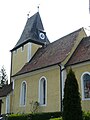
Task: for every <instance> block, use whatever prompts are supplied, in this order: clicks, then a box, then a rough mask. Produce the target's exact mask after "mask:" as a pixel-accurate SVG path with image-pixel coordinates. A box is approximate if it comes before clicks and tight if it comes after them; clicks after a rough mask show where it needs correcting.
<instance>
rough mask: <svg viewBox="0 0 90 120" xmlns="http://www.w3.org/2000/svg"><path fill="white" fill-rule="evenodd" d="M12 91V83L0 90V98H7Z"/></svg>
mask: <svg viewBox="0 0 90 120" xmlns="http://www.w3.org/2000/svg"><path fill="white" fill-rule="evenodd" d="M11 91H12V83H11V84H9V85H5V86H3V87H1V88H0V97H5V96H7V95H8V94H9V93H10V92H11Z"/></svg>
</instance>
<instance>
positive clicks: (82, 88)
mask: <svg viewBox="0 0 90 120" xmlns="http://www.w3.org/2000/svg"><path fill="white" fill-rule="evenodd" d="M85 74H88V75H90V72H84V73H83V74H82V75H81V91H82V100H90V98H84V86H83V84H84V83H83V76H84V75H85Z"/></svg>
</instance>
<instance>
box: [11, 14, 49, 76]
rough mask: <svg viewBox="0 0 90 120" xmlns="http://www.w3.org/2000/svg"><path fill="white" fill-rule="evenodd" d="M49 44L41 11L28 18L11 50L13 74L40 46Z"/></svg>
mask: <svg viewBox="0 0 90 120" xmlns="http://www.w3.org/2000/svg"><path fill="white" fill-rule="evenodd" d="M47 44H49V40H48V38H47V36H46V33H45V32H44V27H43V24H42V21H41V17H40V15H39V12H37V13H36V14H34V15H33V16H31V17H30V18H28V19H27V22H26V25H25V27H24V30H23V32H22V34H21V37H20V39H19V40H18V42H17V44H16V45H15V47H14V48H13V49H12V50H11V76H13V75H15V74H16V73H17V72H18V71H19V70H20V69H21V68H22V67H23V66H24V65H25V64H26V63H27V62H29V61H30V59H31V58H32V57H33V55H34V54H35V52H36V51H37V49H38V48H39V47H42V46H44V45H47Z"/></svg>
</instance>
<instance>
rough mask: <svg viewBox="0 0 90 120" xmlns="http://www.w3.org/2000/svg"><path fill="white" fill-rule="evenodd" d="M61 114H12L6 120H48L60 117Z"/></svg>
mask: <svg viewBox="0 0 90 120" xmlns="http://www.w3.org/2000/svg"><path fill="white" fill-rule="evenodd" d="M61 116H62V113H61V112H50V113H35V114H16V115H15V114H12V115H9V116H8V120H49V119H50V118H58V117H61Z"/></svg>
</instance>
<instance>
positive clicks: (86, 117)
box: [83, 112, 90, 120]
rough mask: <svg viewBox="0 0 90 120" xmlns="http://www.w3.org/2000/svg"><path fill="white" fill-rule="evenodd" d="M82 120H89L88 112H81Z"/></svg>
mask: <svg viewBox="0 0 90 120" xmlns="http://www.w3.org/2000/svg"><path fill="white" fill-rule="evenodd" d="M83 120H90V112H83Z"/></svg>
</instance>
